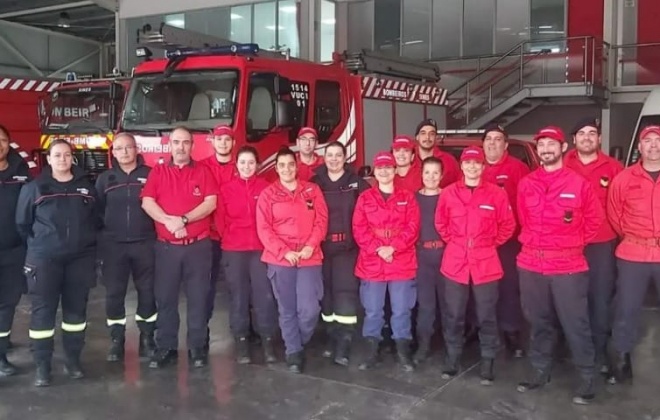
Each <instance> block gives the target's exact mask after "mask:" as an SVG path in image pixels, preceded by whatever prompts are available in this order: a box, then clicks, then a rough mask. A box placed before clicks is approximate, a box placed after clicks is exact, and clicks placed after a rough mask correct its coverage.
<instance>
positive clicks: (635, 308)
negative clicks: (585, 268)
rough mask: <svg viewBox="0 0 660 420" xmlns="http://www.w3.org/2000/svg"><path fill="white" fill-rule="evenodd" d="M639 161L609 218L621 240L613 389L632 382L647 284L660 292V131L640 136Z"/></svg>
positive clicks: (617, 190) (617, 192)
mask: <svg viewBox="0 0 660 420" xmlns="http://www.w3.org/2000/svg"><path fill="white" fill-rule="evenodd" d="M639 139H640V140H639V146H638V149H639V152H640V154H641V157H642V158H641V160H640V161H639V162H638V163H636V164H635V165H632V166H631V167H629V168H627V169H625V170H624V171H623V172H621V174H619V175H618V176H617V177H616V178H615V179H614V181H613V182H612V186H611V187H610V192H609V198H608V203H607V213H608V214H607V215H608V216H609V219H610V223H612V226H613V227H614V230H615V231H616V232H617V233H618V234H619V236H621V237H622V240H621V243H620V244H619V245H618V246H617V248H616V263H617V267H618V276H617V279H616V299H615V305H614V309H615V310H614V312H615V314H614V323H613V330H612V347H613V348H614V351H615V352H616V360H615V362H614V366H613V367H614V376H613V377H611V378H610V383H616V382H623V381H627V380H630V379H632V376H633V372H632V364H631V358H630V353H631V352H632V351H633V349H634V348H635V344H636V342H637V338H638V329H639V321H640V316H641V311H642V306H643V305H644V298H645V296H646V292H647V291H648V287H649V282H650V281H654V282H655V288H656V291H658V292H660V184H659V183H658V178H659V177H660V126H657V125H652V126H648V127H646V128H644V129H643V130H642V132H641V133H640V136H639Z"/></svg>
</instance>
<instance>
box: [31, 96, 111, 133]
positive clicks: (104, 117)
mask: <svg viewBox="0 0 660 420" xmlns="http://www.w3.org/2000/svg"><path fill="white" fill-rule="evenodd" d="M110 104H111V100H110V92H109V90H108V89H91V88H72V89H62V90H56V91H54V92H53V93H52V94H51V96H50V100H49V101H47V102H46V109H45V112H46V119H45V121H44V122H43V127H42V132H43V133H45V134H57V133H63V132H64V133H76V134H90V133H99V134H100V133H106V132H108V131H111V128H110V127H109V121H108V117H109V111H110Z"/></svg>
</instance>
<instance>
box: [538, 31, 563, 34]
mask: <svg viewBox="0 0 660 420" xmlns="http://www.w3.org/2000/svg"><path fill="white" fill-rule="evenodd" d="M539 33H540V34H563V33H564V31H539Z"/></svg>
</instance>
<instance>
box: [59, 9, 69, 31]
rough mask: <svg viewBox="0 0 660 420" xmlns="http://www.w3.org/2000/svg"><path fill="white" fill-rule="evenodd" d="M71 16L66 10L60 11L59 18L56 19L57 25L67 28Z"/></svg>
mask: <svg viewBox="0 0 660 420" xmlns="http://www.w3.org/2000/svg"><path fill="white" fill-rule="evenodd" d="M70 22H71V17H69V14H68V13H67V12H62V13H60V18H59V19H58V20H57V26H59V27H60V28H69V27H70V26H71V23H70Z"/></svg>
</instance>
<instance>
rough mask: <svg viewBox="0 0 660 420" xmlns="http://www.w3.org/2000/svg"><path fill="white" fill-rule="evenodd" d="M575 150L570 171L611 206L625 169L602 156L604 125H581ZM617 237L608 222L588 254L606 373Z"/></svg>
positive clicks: (596, 334)
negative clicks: (614, 188)
mask: <svg viewBox="0 0 660 420" xmlns="http://www.w3.org/2000/svg"><path fill="white" fill-rule="evenodd" d="M573 143H574V144H575V149H573V150H570V151H569V152H567V153H566V156H564V161H565V162H566V167H567V168H571V169H573V170H574V171H575V172H577V173H579V174H580V175H582V176H584V177H585V178H586V179H587V180H588V181H589V182H590V183H591V185H592V186H593V189H594V191H595V192H596V196H597V197H598V200H599V201H600V204H601V207H602V208H603V210H605V208H606V206H607V191H608V190H609V187H610V185H611V182H612V180H613V179H614V177H615V176H616V175H618V174H619V173H620V172H621V171H622V170H623V165H621V163H619V161H617V160H616V159H613V158H611V157H609V156H607V155H606V154H604V153H603V152H601V150H600V149H601V137H600V124H599V122H598V121H597V120H596V119H594V118H585V119H582V120H581V121H579V122H578V123H577V124H576V126H575V128H574V129H573ZM616 242H617V234H616V232H615V231H614V229H613V228H612V225H611V224H610V223H609V222H607V221H605V222H604V223H603V224H602V225H601V228H600V230H599V231H598V234H597V235H596V237H595V238H594V239H593V241H592V242H591V243H589V244H588V245H587V246H586V247H585V249H584V253H585V256H586V257H587V263H588V264H589V321H590V324H591V331H592V334H593V341H594V347H595V350H596V367H597V368H600V370H601V372H602V373H607V372H608V371H609V367H608V363H607V342H608V339H609V335H610V331H611V325H610V322H611V321H610V308H611V305H612V298H613V296H614V281H615V276H616V263H615V259H614V248H615V247H616Z"/></svg>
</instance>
